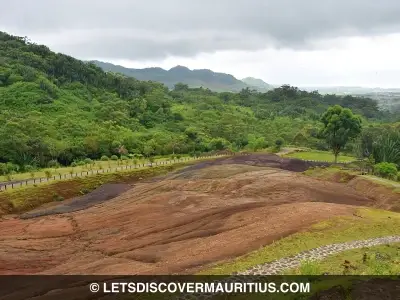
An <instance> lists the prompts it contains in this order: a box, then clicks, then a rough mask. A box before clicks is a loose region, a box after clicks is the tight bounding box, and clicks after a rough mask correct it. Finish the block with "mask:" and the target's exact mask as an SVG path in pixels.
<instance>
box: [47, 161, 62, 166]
mask: <svg viewBox="0 0 400 300" xmlns="http://www.w3.org/2000/svg"><path fill="white" fill-rule="evenodd" d="M59 165H60V164H59V163H58V161H57V160H55V159H52V160H50V161H49V162H48V163H47V166H48V167H49V168H56V167H58V166H59Z"/></svg>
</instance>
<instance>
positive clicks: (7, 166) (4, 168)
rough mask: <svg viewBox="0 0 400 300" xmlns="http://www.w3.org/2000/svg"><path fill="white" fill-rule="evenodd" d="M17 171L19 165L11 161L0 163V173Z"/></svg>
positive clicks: (5, 173)
mask: <svg viewBox="0 0 400 300" xmlns="http://www.w3.org/2000/svg"><path fill="white" fill-rule="evenodd" d="M18 171H19V166H18V165H16V164H13V163H10V162H8V163H0V175H7V174H10V173H12V172H14V173H16V172H18Z"/></svg>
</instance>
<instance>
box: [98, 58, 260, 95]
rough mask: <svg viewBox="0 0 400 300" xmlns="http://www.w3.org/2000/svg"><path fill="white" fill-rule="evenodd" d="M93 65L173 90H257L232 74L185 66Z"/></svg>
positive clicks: (99, 62) (101, 63)
mask: <svg viewBox="0 0 400 300" xmlns="http://www.w3.org/2000/svg"><path fill="white" fill-rule="evenodd" d="M91 63H93V64H95V65H97V66H99V67H101V68H102V69H103V70H105V71H108V72H114V73H120V74H124V75H126V76H130V77H134V78H136V79H138V80H145V81H148V80H150V81H157V82H161V83H163V84H165V85H166V86H167V87H168V88H170V89H173V88H174V86H175V84H177V83H184V84H187V85H188V86H189V87H191V88H197V87H203V88H208V89H210V90H212V91H217V92H223V91H225V92H239V91H240V90H241V89H244V88H246V87H249V88H256V87H253V86H252V85H248V84H246V83H244V82H242V81H240V80H238V79H236V78H235V77H233V76H232V75H230V74H225V73H216V72H213V71H211V70H207V69H201V70H190V69H188V68H186V67H183V66H176V67H174V68H171V69H169V70H164V69H161V68H145V69H130V68H125V67H122V66H116V65H113V64H111V63H107V62H101V61H91Z"/></svg>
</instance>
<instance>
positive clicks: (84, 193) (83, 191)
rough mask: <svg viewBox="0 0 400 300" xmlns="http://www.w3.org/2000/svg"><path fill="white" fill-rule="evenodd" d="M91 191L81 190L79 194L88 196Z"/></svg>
mask: <svg viewBox="0 0 400 300" xmlns="http://www.w3.org/2000/svg"><path fill="white" fill-rule="evenodd" d="M89 192H90V191H89V190H88V189H85V188H84V189H82V190H80V191H79V193H80V194H81V195H86V194H88V193H89Z"/></svg>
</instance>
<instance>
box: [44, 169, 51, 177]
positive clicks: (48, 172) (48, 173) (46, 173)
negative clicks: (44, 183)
mask: <svg viewBox="0 0 400 300" xmlns="http://www.w3.org/2000/svg"><path fill="white" fill-rule="evenodd" d="M44 174H45V175H46V178H51V176H52V174H51V171H50V170H46V171H44Z"/></svg>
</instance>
